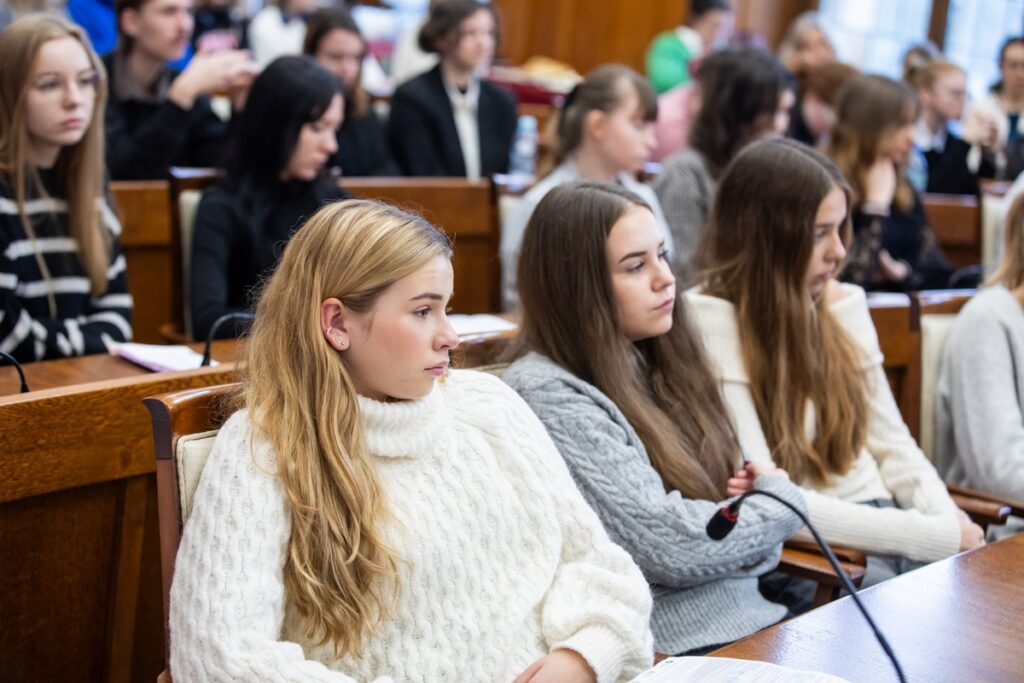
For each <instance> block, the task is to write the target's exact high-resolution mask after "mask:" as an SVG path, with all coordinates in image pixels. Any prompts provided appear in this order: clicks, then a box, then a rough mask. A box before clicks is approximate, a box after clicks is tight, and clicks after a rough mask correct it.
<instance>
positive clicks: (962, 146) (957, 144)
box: [924, 133, 996, 194]
mask: <svg viewBox="0 0 1024 683" xmlns="http://www.w3.org/2000/svg"><path fill="white" fill-rule="evenodd" d="M970 151H971V146H970V145H969V144H967V143H966V142H964V141H963V140H961V139H960V138H958V137H957V136H955V135H953V134H952V133H947V135H946V146H945V148H943V149H942V151H939V150H935V149H932V150H928V151H927V152H925V153H924V158H925V161H927V162H928V191H929V192H939V193H942V194H978V178H979V177H982V178H991V177H993V176H994V175H995V172H996V169H995V164H994V163H993V162H992V159H991V158H989V157H987V156H986V157H983V158H982V162H981V166H980V167H979V168H978V172H977V173H972V172H971V169H970V168H969V167H968V166H967V155H968V154H969V153H970Z"/></svg>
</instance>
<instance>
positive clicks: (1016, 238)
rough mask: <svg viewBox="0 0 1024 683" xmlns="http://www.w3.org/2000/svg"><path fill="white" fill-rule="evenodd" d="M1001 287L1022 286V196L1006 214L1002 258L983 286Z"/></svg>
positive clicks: (1023, 244)
mask: <svg viewBox="0 0 1024 683" xmlns="http://www.w3.org/2000/svg"><path fill="white" fill-rule="evenodd" d="M993 285H1003V286H1004V287H1006V288H1007V289H1017V288H1018V287H1020V286H1021V285H1024V194H1019V195H1017V197H1016V199H1014V200H1013V203H1012V204H1010V210H1009V211H1007V212H1006V223H1005V225H1004V226H1003V257H1002V258H1001V259H1000V260H999V265H998V266H996V269H995V272H993V273H992V274H991V275H990V276H989V277H988V279H987V280H985V286H986V287H991V286H993Z"/></svg>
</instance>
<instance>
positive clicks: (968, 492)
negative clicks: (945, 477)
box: [946, 484, 1024, 517]
mask: <svg viewBox="0 0 1024 683" xmlns="http://www.w3.org/2000/svg"><path fill="white" fill-rule="evenodd" d="M946 488H947V489H948V490H949V493H950V495H951V496H965V497H967V498H977V499H979V500H987V501H989V502H991V503H998V504H999V505H1005V506H1006V507H1008V508H1010V514H1011V515H1014V516H1015V517H1024V500H1017V499H1015V498H1006V497H1004V496H997V495H996V494H994V493H987V492H985V491H979V490H978V489H971V488H967V487H966V486H960V485H958V484H946Z"/></svg>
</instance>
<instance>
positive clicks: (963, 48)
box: [945, 0, 1024, 99]
mask: <svg viewBox="0 0 1024 683" xmlns="http://www.w3.org/2000/svg"><path fill="white" fill-rule="evenodd" d="M1022 33H1024V0H950V2H949V15H948V18H947V21H946V44H945V48H946V49H945V52H946V56H947V57H949V59H950V61H953V62H955V63H957V64H959V65H960V66H961V67H963V68H964V69H965V70H966V71H967V91H968V92H969V93H970V94H971V98H972V99H978V98H980V97H983V96H984V95H985V93H987V92H988V89H989V88H990V87H992V85H993V84H994V83H995V82H996V81H998V80H999V61H998V60H999V48H1000V47H1001V46H1002V44H1003V41H1004V40H1006V38H1008V37H1010V36H1015V35H1021V34H1022Z"/></svg>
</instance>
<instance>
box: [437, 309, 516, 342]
mask: <svg viewBox="0 0 1024 683" xmlns="http://www.w3.org/2000/svg"><path fill="white" fill-rule="evenodd" d="M448 320H449V321H451V324H452V327H454V328H455V334H457V335H459V336H460V337H475V336H479V335H482V334H494V333H499V332H507V331H509V330H514V329H516V328H518V327H519V325H516V324H515V323H512V322H509V321H508V320H505V319H504V318H499V317H498V316H496V315H488V314H486V313H481V314H477V315H458V314H457V315H450V316H448Z"/></svg>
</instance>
